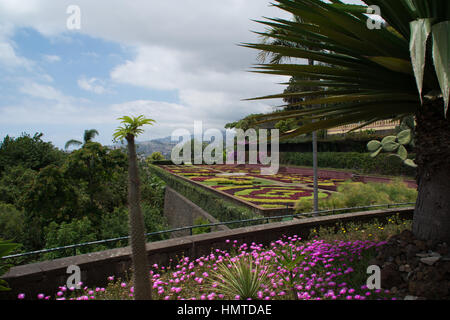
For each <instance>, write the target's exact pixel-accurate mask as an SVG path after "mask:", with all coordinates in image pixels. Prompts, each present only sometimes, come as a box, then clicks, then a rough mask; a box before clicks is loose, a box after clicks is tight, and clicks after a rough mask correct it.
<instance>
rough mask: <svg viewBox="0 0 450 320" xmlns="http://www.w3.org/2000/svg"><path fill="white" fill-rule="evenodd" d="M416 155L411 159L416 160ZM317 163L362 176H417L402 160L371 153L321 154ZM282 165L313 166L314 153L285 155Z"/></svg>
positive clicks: (320, 165) (323, 166) (411, 155)
mask: <svg viewBox="0 0 450 320" xmlns="http://www.w3.org/2000/svg"><path fill="white" fill-rule="evenodd" d="M414 156H415V155H414V154H410V155H409V157H412V158H414ZM317 162H318V166H319V167H320V168H334V169H350V170H353V171H354V172H355V173H360V174H381V175H394V176H400V175H402V176H410V177H413V176H415V174H416V169H414V168H411V167H408V166H405V165H404V164H403V162H402V161H401V160H400V159H397V158H395V157H389V155H387V154H380V155H379V157H377V158H371V157H370V154H369V153H356V152H319V153H318V154H317ZM281 163H282V164H286V165H296V166H308V167H312V165H313V154H312V153H299V152H293V153H283V154H282V156H281Z"/></svg>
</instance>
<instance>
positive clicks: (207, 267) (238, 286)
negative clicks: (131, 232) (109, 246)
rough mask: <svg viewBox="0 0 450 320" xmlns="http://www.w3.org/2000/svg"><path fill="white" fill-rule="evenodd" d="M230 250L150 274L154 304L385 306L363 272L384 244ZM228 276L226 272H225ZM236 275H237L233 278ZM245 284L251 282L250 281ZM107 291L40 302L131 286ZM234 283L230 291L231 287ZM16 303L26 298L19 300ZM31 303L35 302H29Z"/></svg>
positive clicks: (106, 296)
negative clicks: (234, 302)
mask: <svg viewBox="0 0 450 320" xmlns="http://www.w3.org/2000/svg"><path fill="white" fill-rule="evenodd" d="M226 242H227V244H228V247H229V248H230V250H228V251H227V250H220V249H215V250H212V251H211V253H210V254H209V255H205V256H203V257H200V258H198V259H190V258H189V257H181V258H180V259H179V260H178V261H173V263H172V265H171V266H166V267H165V266H159V265H156V264H154V265H153V266H152V268H151V270H150V276H151V280H152V283H153V298H154V299H158V300H249V299H256V300H297V299H298V300H380V299H381V300H386V299H396V297H395V296H393V295H392V294H391V293H390V292H389V290H382V289H378V290H369V289H368V288H367V286H366V279H367V273H366V270H367V266H368V261H369V259H370V258H371V257H373V256H376V255H377V253H378V251H379V250H380V248H381V247H382V246H383V245H384V244H385V243H386V242H384V241H371V240H354V241H344V240H334V241H324V240H319V239H313V240H311V241H302V240H301V239H300V238H299V237H297V236H292V237H283V238H282V239H280V240H277V241H273V242H272V243H271V244H270V245H269V246H267V247H264V246H263V245H261V244H256V243H251V244H246V243H243V244H239V243H237V242H236V241H234V242H233V241H229V240H227V241H226ZM225 270H227V271H225ZM237 271H239V272H237ZM249 279H250V280H249ZM108 281H109V284H108V285H107V286H106V287H97V288H88V287H84V288H82V289H81V290H74V288H67V287H60V288H59V290H58V291H57V293H56V295H54V296H49V295H46V294H44V293H41V294H39V295H38V296H37V298H38V299H43V300H50V299H56V300H119V299H120V300H127V299H128V300H129V299H133V293H134V288H133V284H132V283H130V282H129V281H127V280H122V279H116V278H115V277H114V276H110V277H109V278H108ZM233 283H234V285H233ZM18 298H19V299H24V298H27V297H25V296H24V295H19V297H18ZM30 298H34V297H30Z"/></svg>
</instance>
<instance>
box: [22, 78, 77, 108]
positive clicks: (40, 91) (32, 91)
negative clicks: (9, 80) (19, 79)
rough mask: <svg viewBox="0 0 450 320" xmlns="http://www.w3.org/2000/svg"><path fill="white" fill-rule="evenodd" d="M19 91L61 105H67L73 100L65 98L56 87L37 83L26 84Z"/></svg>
mask: <svg viewBox="0 0 450 320" xmlns="http://www.w3.org/2000/svg"><path fill="white" fill-rule="evenodd" d="M19 90H20V92H22V93H24V94H26V95H29V96H32V97H35V98H39V99H44V100H50V101H57V102H60V103H67V102H69V101H70V100H72V98H70V97H68V96H65V95H64V94H63V93H62V92H60V91H59V90H57V89H55V88H54V87H52V86H49V85H43V84H39V83H36V82H29V83H26V84H24V85H23V86H22V87H21V88H20V89H19Z"/></svg>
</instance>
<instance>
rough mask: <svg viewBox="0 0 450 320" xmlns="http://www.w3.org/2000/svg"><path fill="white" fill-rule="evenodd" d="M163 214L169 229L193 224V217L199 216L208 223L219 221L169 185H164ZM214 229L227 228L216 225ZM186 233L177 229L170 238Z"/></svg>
mask: <svg viewBox="0 0 450 320" xmlns="http://www.w3.org/2000/svg"><path fill="white" fill-rule="evenodd" d="M164 216H166V217H167V220H168V223H169V226H170V228H171V229H175V228H181V227H186V226H193V225H194V224H195V223H194V221H195V219H197V218H199V217H200V218H203V219H206V220H207V221H209V222H210V223H219V222H220V221H218V220H217V219H216V218H214V217H213V216H212V215H210V214H209V213H208V212H206V211H205V210H203V209H202V208H200V207H199V206H197V205H196V204H195V203H193V202H192V201H190V200H189V199H187V198H186V197H183V196H182V195H181V194H179V193H178V192H175V191H174V190H173V189H171V188H169V187H166V192H165V196H164ZM216 229H219V230H221V231H226V230H229V228H228V227H227V226H218V227H217V228H216ZM213 231H216V230H213ZM188 235H190V231H189V230H185V231H177V232H173V233H172V234H171V238H178V237H183V236H188Z"/></svg>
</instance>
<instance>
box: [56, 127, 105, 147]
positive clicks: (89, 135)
mask: <svg viewBox="0 0 450 320" xmlns="http://www.w3.org/2000/svg"><path fill="white" fill-rule="evenodd" d="M98 135H99V133H98V131H97V130H95V129H90V130H84V136H83V142H84V143H83V142H81V141H78V140H74V139H72V140H69V141H67V142H66V144H65V146H64V148H65V149H66V150H67V149H69V148H70V147H71V146H77V147H79V146H81V145H83V144H86V143H88V142H90V141H92V140H93V139H94V138H95V137H96V136H98Z"/></svg>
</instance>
